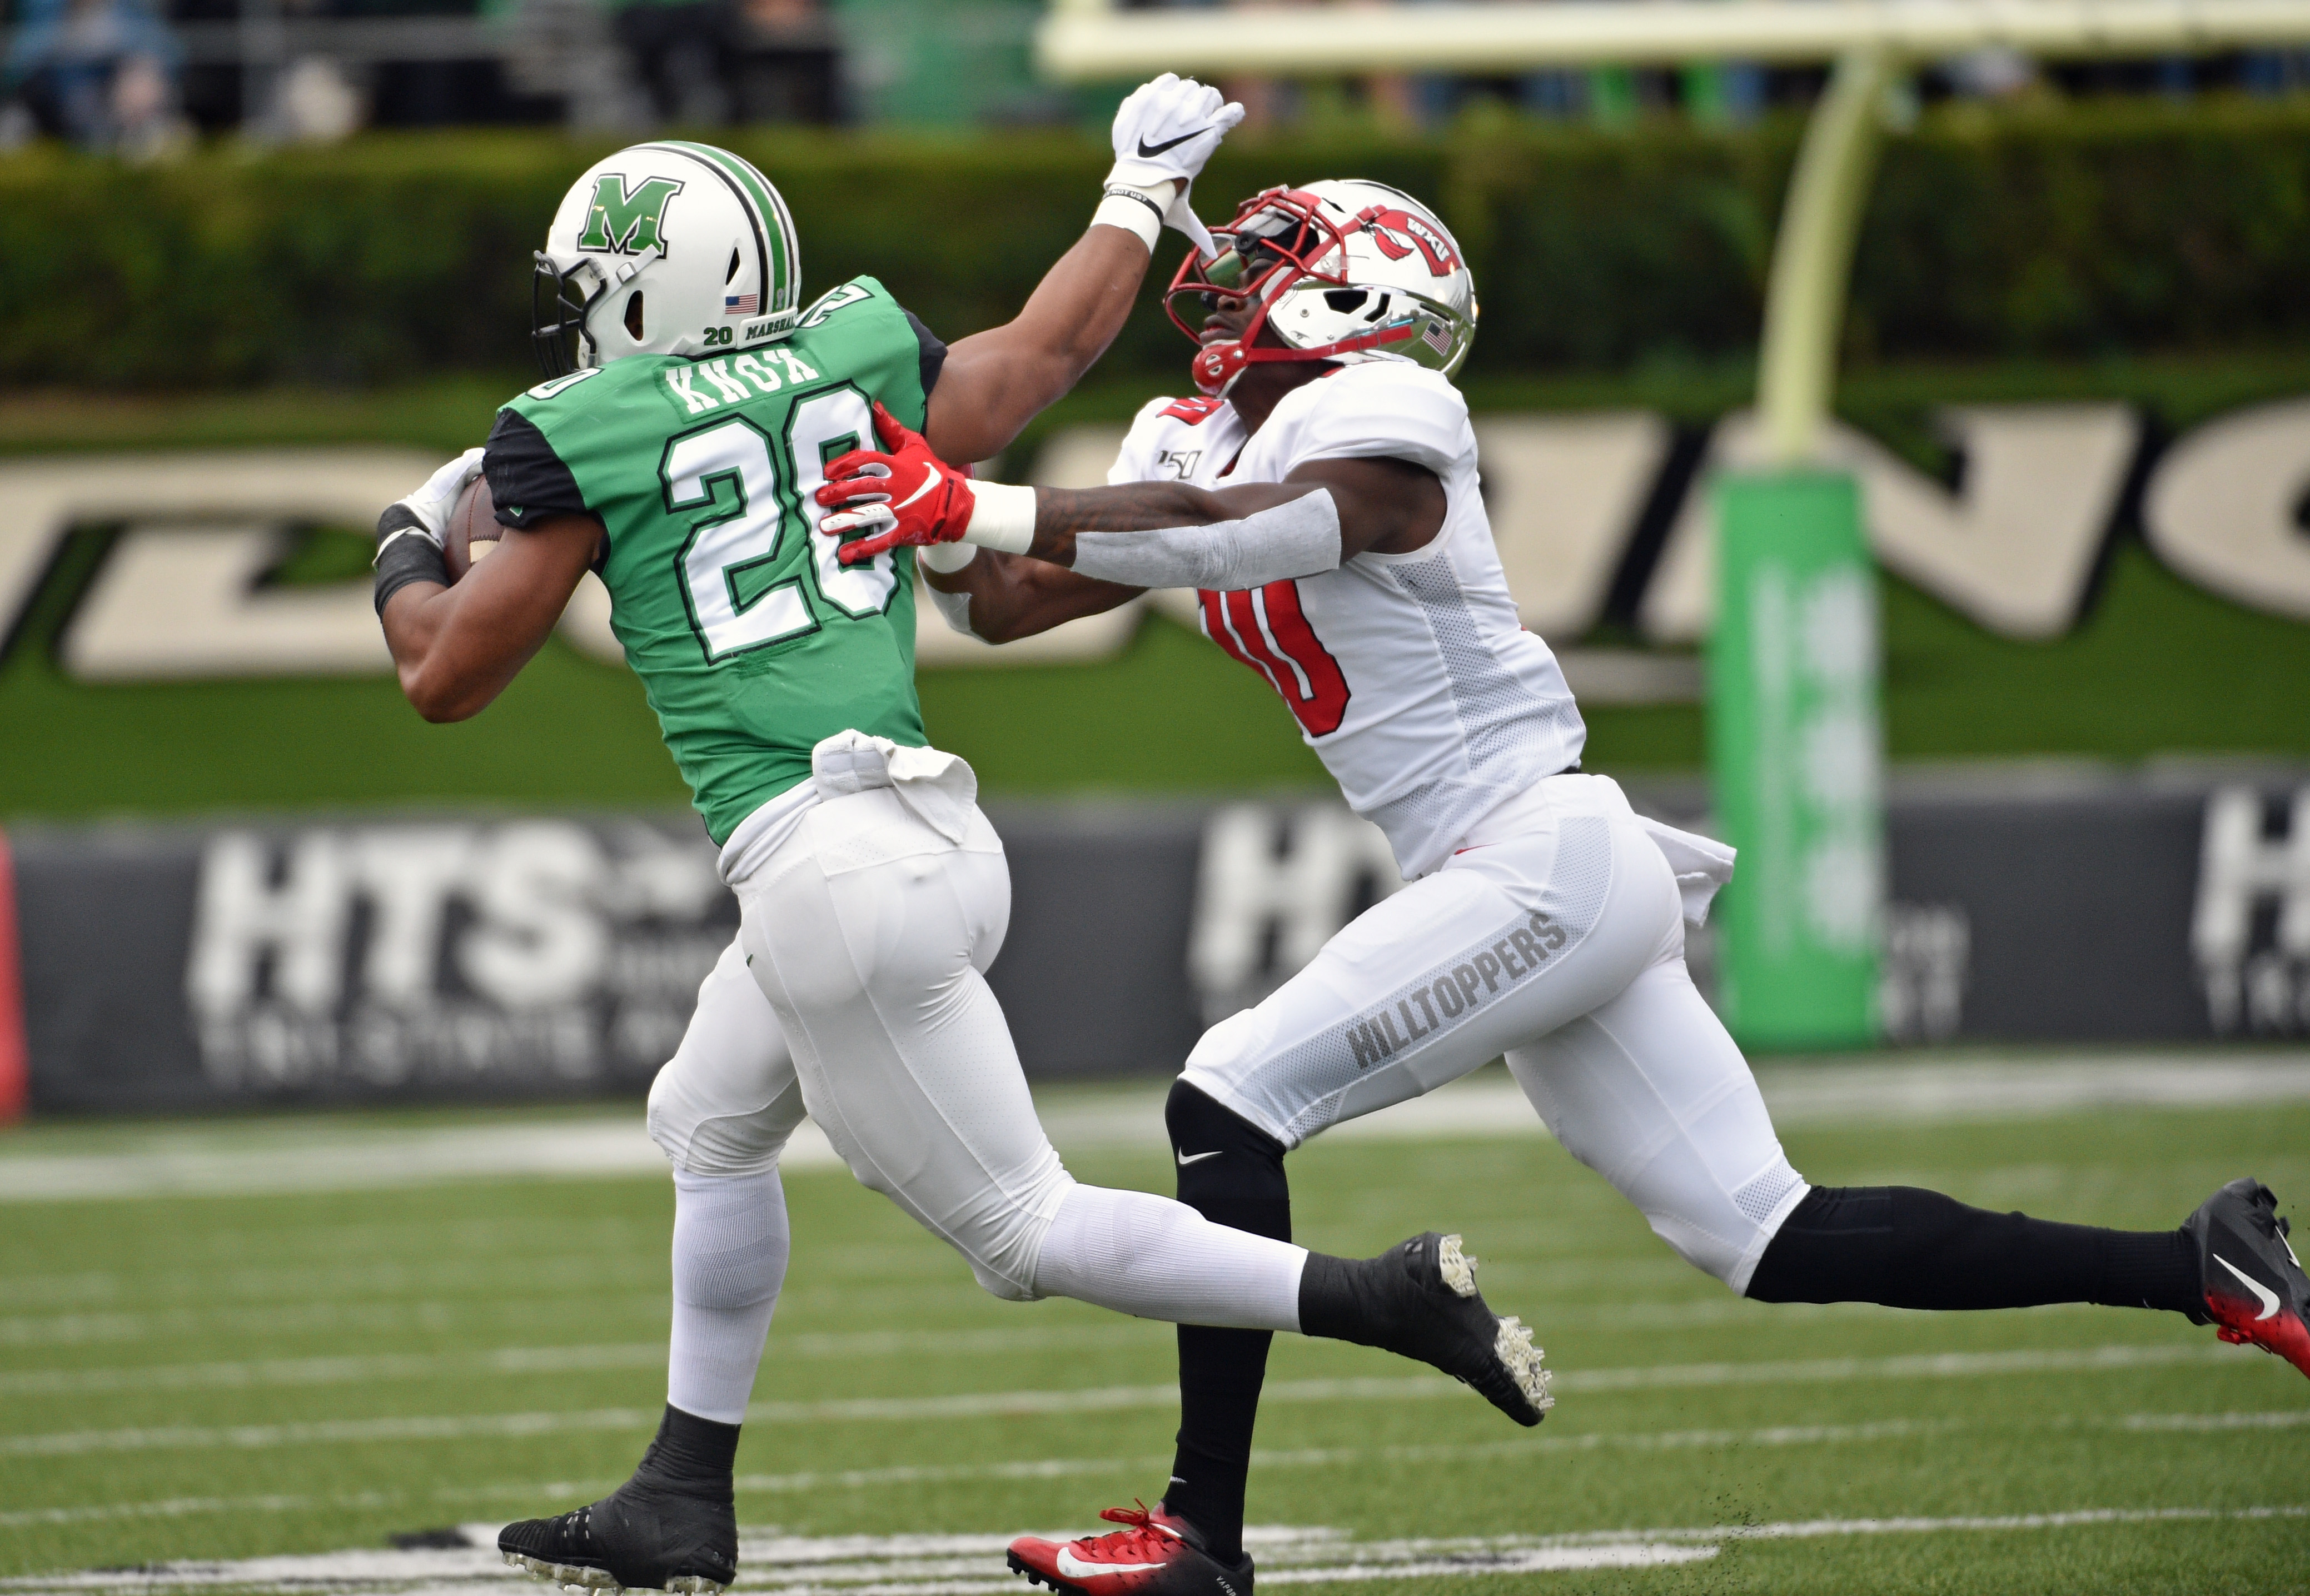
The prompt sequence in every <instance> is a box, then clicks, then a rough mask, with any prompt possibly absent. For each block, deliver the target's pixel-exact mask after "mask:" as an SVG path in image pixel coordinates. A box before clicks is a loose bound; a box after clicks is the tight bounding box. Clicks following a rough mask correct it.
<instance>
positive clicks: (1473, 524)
mask: <svg viewBox="0 0 2310 1596" xmlns="http://www.w3.org/2000/svg"><path fill="white" fill-rule="evenodd" d="M1370 455H1392V456H1394V457H1395V458H1397V459H1402V460H1409V461H1411V462H1412V463H1413V464H1419V465H1424V466H1426V467H1427V468H1428V469H1429V470H1430V471H1432V472H1434V473H1436V475H1437V478H1438V479H1439V480H1441V481H1442V482H1443V484H1444V495H1445V504H1446V508H1445V513H1444V526H1443V530H1442V531H1440V532H1439V533H1437V535H1436V537H1435V538H1434V539H1433V540H1432V541H1431V542H1429V544H1428V545H1427V547H1425V548H1423V549H1420V550H1417V551H1414V552H1412V553H1410V554H1359V555H1358V556H1356V557H1355V558H1354V559H1350V560H1348V561H1347V562H1346V563H1345V564H1343V565H1342V566H1341V568H1339V569H1338V570H1335V571H1325V572H1324V573H1323V574H1321V575H1319V576H1314V577H1299V578H1298V580H1296V581H1287V582H1271V583H1269V584H1268V585H1266V586H1265V587H1261V588H1255V589H1252V590H1249V591H1246V592H1238V593H1209V592H1206V593H1203V594H1201V595H1200V596H1201V598H1202V601H1203V630H1204V632H1205V634H1206V635H1208V636H1209V637H1210V638H1211V641H1213V642H1214V643H1217V644H1218V645H1219V646H1220V647H1221V648H1223V649H1225V650H1227V652H1228V653H1229V654H1231V655H1234V656H1235V657H1236V658H1237V659H1238V660H1240V661H1242V662H1243V663H1244V664H1246V665H1249V666H1250V667H1251V668H1252V669H1254V670H1255V671H1257V672H1259V673H1260V674H1261V675H1262V676H1264V677H1265V678H1266V679H1267V680H1268V681H1270V682H1271V683H1272V684H1273V686H1274V688H1275V690H1276V691H1278V692H1279V693H1281V694H1282V696H1283V701H1284V703H1286V704H1287V705H1289V706H1290V709H1291V713H1292V714H1293V715H1294V716H1297V717H1298V721H1299V728H1300V735H1301V736H1303V737H1305V738H1306V739H1307V745H1308V746H1309V747H1310V748H1312V749H1314V750H1316V753H1317V754H1318V755H1319V756H1320V757H1321V758H1322V759H1323V761H1324V767H1325V768H1327V769H1329V770H1330V771H1331V773H1332V775H1333V777H1335V778H1336V779H1337V780H1338V782H1339V784H1340V791H1341V793H1342V794H1344V795H1345V796H1346V798H1347V801H1348V802H1349V804H1350V807H1352V808H1353V809H1354V810H1355V811H1356V812H1357V813H1358V814H1359V815H1362V816H1363V817H1364V818H1365V819H1367V820H1370V821H1372V822H1373V823H1374V824H1376V825H1377V826H1378V827H1379V828H1380V829H1381V830H1383V831H1385V833H1386V834H1387V839H1388V842H1389V844H1390V846H1393V847H1394V850H1395V862H1396V865H1397V867H1398V868H1399V869H1401V870H1402V871H1403V876H1404V879H1405V880H1416V879H1418V878H1419V877H1420V876H1423V875H1426V874H1427V873H1428V872H1430V871H1432V870H1435V869H1437V867H1438V866H1440V865H1441V864H1442V863H1444V861H1445V860H1446V859H1447V858H1449V857H1450V856H1451V854H1452V849H1453V847H1454V846H1455V844H1457V843H1458V842H1459V841H1460V839H1461V838H1462V837H1465V836H1466V835H1467V833H1468V830H1469V828H1471V827H1472V826H1473V825H1474V824H1475V823H1476V822H1477V821H1478V820H1481V819H1482V818H1483V817H1484V816H1485V815H1487V814H1489V812H1491V811H1493V810H1495V809H1497V808H1498V807H1499V806H1500V805H1501V804H1502V803H1504V802H1507V800H1508V799H1510V798H1513V797H1515V796H1517V795H1518V794H1522V793H1524V792H1525V791H1527V790H1529V789H1530V788H1531V787H1532V785H1533V784H1534V783H1535V782H1538V781H1540V780H1541V779H1542V778H1544V777H1547V776H1554V775H1556V774H1557V773H1558V772H1559V771H1563V770H1571V769H1576V768H1578V766H1579V763H1580V749H1581V745H1582V743H1583V742H1585V740H1586V737H1587V729H1586V727H1585V726H1584V725H1583V724H1581V720H1580V711H1579V710H1578V709H1577V708H1576V707H1575V706H1574V704H1573V702H1572V693H1571V690H1570V689H1568V688H1567V687H1566V686H1565V684H1564V672H1563V671H1562V670H1561V669H1559V667H1558V665H1557V663H1556V656H1555V655H1552V654H1550V652H1549V649H1548V645H1547V644H1545V643H1543V642H1541V640H1540V639H1539V638H1536V637H1534V636H1533V634H1532V633H1530V632H1528V631H1525V630H1524V628H1523V626H1522V625H1521V624H1520V623H1519V622H1518V621H1517V620H1516V607H1515V600H1514V599H1513V598H1512V597H1510V596H1509V594H1508V585H1507V577H1506V576H1505V575H1504V574H1503V573H1502V572H1501V569H1500V560H1499V555H1498V552H1497V551H1495V550H1494V549H1493V547H1492V529H1491V524H1490V522H1489V521H1488V520H1487V519H1486V518H1485V516H1484V501H1483V497H1482V495H1481V493H1480V492H1479V490H1478V488H1477V481H1476V435H1475V433H1474V431H1473V430H1472V429H1471V428H1470V427H1469V425H1468V405H1467V401H1465V400H1464V399H1463V398H1462V397H1461V396H1460V392H1459V390H1458V389H1457V388H1455V387H1454V386H1452V385H1451V383H1450V382H1449V381H1448V380H1447V379H1446V378H1445V377H1443V376H1441V375H1440V374H1438V373H1437V372H1433V371H1429V370H1426V369H1422V368H1420V367H1418V366H1414V365H1411V364H1410V363H1409V362H1405V361H1396V360H1385V361H1381V360H1375V361H1370V362H1368V363H1365V364H1361V365H1355V366H1346V367H1342V368H1339V369H1336V370H1334V371H1333V372H1332V373H1331V374H1330V375H1329V376H1326V377H1318V378H1317V379H1316V381H1314V382H1311V383H1308V384H1307V385H1306V386H1303V387H1299V388H1295V389H1293V390H1292V391H1291V392H1290V394H1288V395H1285V396H1284V398H1283V401H1282V403H1279V404H1278V405H1277V406H1276V407H1275V410H1274V412H1273V413H1272V414H1271V415H1270V416H1269V417H1268V419H1267V424H1266V425H1265V426H1264V427H1262V428H1261V429H1259V431H1258V432H1257V433H1256V434H1255V435H1253V434H1247V433H1246V430H1245V428H1244V424H1243V421H1242V420H1241V418H1239V417H1238V415H1237V414H1236V412H1235V407H1234V406H1233V405H1231V404H1229V403H1227V402H1226V401H1224V400H1215V399H1157V400H1154V401H1151V403H1148V404H1147V405H1146V406H1145V407H1144V408H1143V409H1142V410H1141V411H1140V412H1139V414H1138V416H1137V418H1136V419H1135V420H1134V421H1133V424H1132V428H1131V432H1130V435H1129V436H1128V437H1126V438H1125V439H1124V443H1123V452H1122V454H1121V455H1119V456H1117V458H1116V463H1115V468H1114V469H1113V470H1112V471H1110V472H1109V473H1107V481H1109V482H1115V483H1120V482H1143V481H1189V482H1194V484H1196V485H1197V486H1198V487H1203V488H1225V487H1228V486H1229V485H1231V484H1233V483H1237V482H1280V481H1282V480H1283V479H1284V478H1285V477H1287V476H1289V475H1290V473H1291V472H1292V471H1293V470H1294V469H1296V468H1297V467H1298V466H1299V465H1301V464H1305V463H1306V462H1307V461H1310V460H1324V459H1338V458H1354V457H1359V456H1370Z"/></svg>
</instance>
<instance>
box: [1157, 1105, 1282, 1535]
mask: <svg viewBox="0 0 2310 1596" xmlns="http://www.w3.org/2000/svg"><path fill="white" fill-rule="evenodd" d="M1163 1119H1164V1123H1166V1124H1168V1126H1169V1127H1170V1132H1171V1145H1172V1148H1173V1157H1174V1158H1177V1160H1178V1167H1179V1201H1182V1202H1184V1203H1185V1204H1186V1205H1187V1206H1188V1207H1190V1208H1192V1209H1194V1210H1195V1211H1196V1212H1197V1213H1200V1214H1202V1215H1203V1218H1205V1219H1209V1220H1211V1222H1212V1223H1213V1224H1217V1225H1232V1226H1234V1227H1236V1228H1237V1229H1238V1230H1248V1231H1250V1232H1252V1233H1253V1234H1254V1235H1255V1236H1273V1237H1275V1239H1276V1240H1278V1241H1290V1239H1291V1186H1290V1182H1289V1181H1287V1180H1286V1179H1285V1178H1284V1174H1283V1144H1282V1143H1281V1142H1280V1141H1276V1140H1275V1138H1273V1137H1272V1136H1270V1135H1269V1134H1267V1132H1264V1131H1262V1130H1261V1129H1260V1128H1259V1127H1258V1126H1256V1125H1255V1124H1253V1123H1251V1122H1250V1121H1249V1120H1246V1119H1245V1118H1243V1117H1242V1116H1241V1115H1238V1114H1235V1113H1233V1112H1231V1111H1229V1109H1226V1108H1222V1107H1221V1106H1220V1105H1219V1104H1217V1103H1215V1102H1213V1101H1212V1100H1211V1098H1209V1097H1205V1096H1204V1095H1203V1093H1201V1092H1199V1091H1197V1090H1196V1089H1194V1087H1191V1086H1188V1085H1186V1084H1185V1082H1181V1083H1179V1084H1177V1085H1175V1086H1174V1087H1172V1089H1171V1100H1170V1102H1169V1103H1168V1104H1167V1105H1166V1106H1165V1107H1164V1110H1163ZM1199 1155H1200V1156H1199ZM1212 1155H1217V1156H1216V1157H1214V1156H1212ZM1274 1339H1275V1338H1274V1336H1273V1335H1272V1334H1271V1333H1270V1332H1268V1331H1264V1330H1215V1329H1212V1328H1211V1327H1210V1326H1208V1325H1201V1324H1182V1325H1181V1326H1179V1443H1178V1453H1177V1457H1176V1458H1175V1459H1174V1461H1173V1462H1172V1464H1171V1481H1170V1484H1169V1485H1168V1487H1166V1488H1165V1489H1164V1492H1163V1506H1164V1509H1165V1510H1166V1511H1167V1512H1169V1513H1172V1514H1177V1516H1178V1517H1180V1518H1183V1519H1185V1520H1186V1521H1187V1522H1189V1523H1190V1524H1193V1525H1194V1527H1195V1531H1196V1533H1197V1534H1199V1535H1201V1536H1202V1537H1203V1544H1204V1549H1205V1550H1207V1551H1209V1552H1210V1553H1211V1556H1212V1557H1216V1558H1218V1559H1219V1560H1220V1562H1222V1563H1238V1562H1240V1561H1242V1559H1243V1493H1244V1479H1245V1477H1246V1475H1247V1474H1248V1473H1249V1472H1250V1470H1251V1431H1252V1426H1253V1424H1254V1423H1255V1421H1256V1419H1257V1418H1258V1417H1259V1388H1260V1385H1261V1383H1263V1382H1264V1381H1265V1380H1266V1378H1267V1349H1268V1345H1269V1343H1270V1342H1272V1340H1274Z"/></svg>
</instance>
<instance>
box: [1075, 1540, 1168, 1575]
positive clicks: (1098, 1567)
mask: <svg viewBox="0 0 2310 1596" xmlns="http://www.w3.org/2000/svg"><path fill="white" fill-rule="evenodd" d="M1055 1561H1056V1562H1057V1563H1058V1566H1059V1572H1060V1573H1061V1574H1067V1575H1069V1576H1071V1577H1073V1578H1075V1579H1081V1578H1082V1577H1083V1576H1084V1575H1085V1574H1144V1573H1145V1572H1147V1570H1149V1569H1151V1568H1160V1567H1162V1566H1163V1565H1162V1564H1160V1563H1086V1562H1084V1561H1083V1560H1082V1559H1081V1557H1076V1556H1075V1555H1074V1553H1073V1552H1071V1551H1069V1550H1068V1549H1067V1548H1065V1547H1061V1548H1059V1555H1058V1557H1057V1558H1056V1559H1055Z"/></svg>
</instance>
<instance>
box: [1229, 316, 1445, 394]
mask: <svg viewBox="0 0 2310 1596" xmlns="http://www.w3.org/2000/svg"><path fill="white" fill-rule="evenodd" d="M1266 319H1267V318H1266V317H1264V316H1262V317H1260V318H1259V320H1258V321H1255V322H1254V323H1253V324H1252V325H1250V326H1248V327H1246V328H1245V329H1244V334H1243V336H1242V337H1241V338H1231V339H1229V341H1228V342H1226V343H1211V344H1206V345H1204V346H1203V348H1202V349H1200V350H1197V351H1195V358H1194V362H1193V363H1192V364H1191V365H1190V367H1189V368H1188V369H1189V370H1191V371H1192V372H1193V373H1194V378H1195V386H1197V387H1198V388H1200V389H1202V390H1203V392H1204V393H1206V394H1209V395H1212V396H1214V397H1219V396H1221V395H1225V394H1226V393H1227V391H1228V390H1229V388H1231V387H1233V386H1235V381H1236V378H1238V377H1241V376H1242V375H1243V374H1244V372H1245V370H1246V369H1247V368H1249V367H1252V366H1255V365H1264V364H1266V363H1268V362H1270V361H1272V360H1330V359H1332V358H1333V356H1335V355H1349V354H1355V353H1358V352H1359V351H1363V350H1367V349H1377V348H1378V347H1379V346H1380V345H1382V344H1384V343H1403V342H1404V341H1405V340H1406V339H1408V338H1410V337H1411V335H1412V328H1413V325H1415V323H1416V322H1417V321H1418V319H1419V318H1418V317H1412V318H1411V319H1409V320H1405V321H1399V322H1390V323H1388V324H1387V325H1385V326H1383V327H1374V328H1373V329H1372V330H1371V331H1370V332H1368V333H1358V334H1355V335H1354V336H1353V337H1351V338H1342V339H1340V340H1338V341H1337V342H1335V343H1325V344H1321V345H1318V346H1317V347H1316V348H1314V349H1274V348H1266V349H1255V348H1253V347H1252V346H1251V343H1249V340H1251V339H1254V338H1256V337H1258V336H1259V329H1260V328H1261V327H1262V326H1263V325H1265V324H1266Z"/></svg>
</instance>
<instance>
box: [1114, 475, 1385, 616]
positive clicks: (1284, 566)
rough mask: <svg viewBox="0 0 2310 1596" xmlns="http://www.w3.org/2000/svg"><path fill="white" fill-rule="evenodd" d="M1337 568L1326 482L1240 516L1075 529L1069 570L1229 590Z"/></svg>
mask: <svg viewBox="0 0 2310 1596" xmlns="http://www.w3.org/2000/svg"><path fill="white" fill-rule="evenodd" d="M1339 567H1340V509H1339V506H1337V505H1336V504H1334V503H1333V501H1332V490H1330V489H1329V488H1318V489H1316V490H1315V491H1314V492H1313V493H1307V494H1303V495H1301V496H1300V497H1299V498H1298V499H1286V500H1285V501H1284V502H1283V503H1281V504H1279V505H1273V506H1271V507H1268V508H1266V509H1264V510H1255V511H1254V512H1253V513H1252V514H1250V515H1248V516H1244V517H1243V518H1242V519H1241V520H1239V521H1217V522H1213V523H1211V525H1205V526H1162V527H1155V528H1151V529H1150V530H1147V531H1144V532H1080V533H1076V534H1075V563H1074V570H1075V574H1076V575H1078V576H1082V577H1098V578H1099V580H1101V581H1103V582H1122V583H1125V584H1127V585H1130V586H1133V587H1208V588H1210V589H1211V590H1213V591H1214V592H1219V593H1232V592H1235V591H1237V590H1238V589H1240V588H1246V587H1264V586H1266V585H1267V584H1269V583H1270V582H1281V581H1283V580H1285V579H1286V578H1288V577H1312V576H1314V575H1316V573H1317V572H1319V571H1331V570H1337V569H1338V568H1339Z"/></svg>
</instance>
